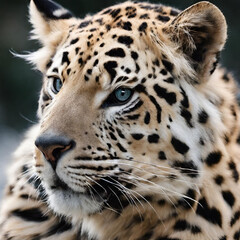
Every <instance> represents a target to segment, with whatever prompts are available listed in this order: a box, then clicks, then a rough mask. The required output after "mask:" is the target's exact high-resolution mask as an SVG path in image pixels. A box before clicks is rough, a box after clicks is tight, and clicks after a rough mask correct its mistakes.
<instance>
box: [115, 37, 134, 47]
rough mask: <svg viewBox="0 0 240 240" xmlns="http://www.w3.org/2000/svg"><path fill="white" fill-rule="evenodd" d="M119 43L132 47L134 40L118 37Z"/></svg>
mask: <svg viewBox="0 0 240 240" xmlns="http://www.w3.org/2000/svg"><path fill="white" fill-rule="evenodd" d="M118 42H119V43H122V44H125V45H127V46H130V45H131V44H132V43H133V39H132V38H131V37H129V36H120V37H118Z"/></svg>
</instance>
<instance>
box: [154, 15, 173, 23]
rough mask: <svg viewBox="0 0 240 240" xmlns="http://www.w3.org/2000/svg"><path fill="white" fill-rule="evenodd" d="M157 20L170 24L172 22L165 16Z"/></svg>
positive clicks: (160, 16) (159, 16) (158, 17)
mask: <svg viewBox="0 0 240 240" xmlns="http://www.w3.org/2000/svg"><path fill="white" fill-rule="evenodd" d="M157 20H159V21H161V22H168V21H169V20H170V17H168V16H163V15H158V16H157Z"/></svg>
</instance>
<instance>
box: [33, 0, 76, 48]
mask: <svg viewBox="0 0 240 240" xmlns="http://www.w3.org/2000/svg"><path fill="white" fill-rule="evenodd" d="M29 12H30V22H31V23H32V25H33V30H32V36H31V39H37V40H39V41H40V42H41V43H42V44H43V45H46V44H47V43H49V36H50V35H54V34H55V33H57V32H63V31H64V30H65V29H67V28H68V26H69V24H68V22H69V20H68V19H71V18H73V15H72V13H71V12H70V11H68V10H67V9H65V8H63V7H62V6H61V5H59V4H57V3H55V2H53V1H51V0H31V2H30V7H29Z"/></svg>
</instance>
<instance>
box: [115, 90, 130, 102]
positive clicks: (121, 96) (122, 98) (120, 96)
mask: <svg viewBox="0 0 240 240" xmlns="http://www.w3.org/2000/svg"><path fill="white" fill-rule="evenodd" d="M114 95H115V97H116V99H117V100H118V101H119V102H120V103H125V102H126V101H127V100H129V99H130V98H131V96H132V89H129V88H124V87H121V88H118V89H116V90H115V91H114Z"/></svg>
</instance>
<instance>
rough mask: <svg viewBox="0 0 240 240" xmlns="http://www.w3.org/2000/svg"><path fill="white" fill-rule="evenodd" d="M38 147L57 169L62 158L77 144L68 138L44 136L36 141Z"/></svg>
mask: <svg viewBox="0 0 240 240" xmlns="http://www.w3.org/2000/svg"><path fill="white" fill-rule="evenodd" d="M35 145H36V147H37V148H38V149H39V150H40V151H41V152H42V153H43V155H44V156H45V158H46V160H47V161H48V162H49V163H50V164H51V165H52V167H53V169H56V166H57V162H58V160H59V159H60V158H61V156H62V155H63V154H64V153H66V152H67V151H69V150H70V149H72V148H73V147H74V146H75V142H74V141H73V140H71V139H69V138H67V137H66V136H57V135H52V134H51V135H50V134H43V135H41V136H39V137H38V138H37V139H36V141H35Z"/></svg>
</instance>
